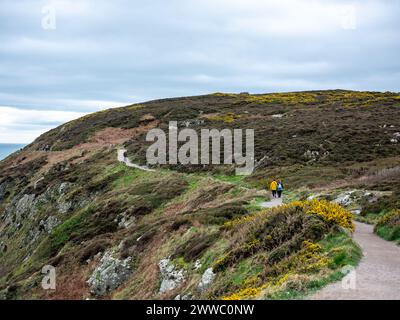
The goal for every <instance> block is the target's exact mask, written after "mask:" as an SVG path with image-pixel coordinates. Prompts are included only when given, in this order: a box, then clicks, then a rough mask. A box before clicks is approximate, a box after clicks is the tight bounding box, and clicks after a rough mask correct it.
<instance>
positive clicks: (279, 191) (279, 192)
mask: <svg viewBox="0 0 400 320" xmlns="http://www.w3.org/2000/svg"><path fill="white" fill-rule="evenodd" d="M277 192H278V198H280V197H282V190H278V191H277Z"/></svg>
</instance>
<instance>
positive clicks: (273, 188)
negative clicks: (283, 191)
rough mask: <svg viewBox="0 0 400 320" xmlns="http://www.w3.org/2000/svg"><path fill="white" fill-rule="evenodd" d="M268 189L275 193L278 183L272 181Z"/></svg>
mask: <svg viewBox="0 0 400 320" xmlns="http://www.w3.org/2000/svg"><path fill="white" fill-rule="evenodd" d="M269 188H270V189H271V190H272V191H275V190H276V189H278V182H276V181H275V180H274V181H272V182H271V185H270V187H269Z"/></svg>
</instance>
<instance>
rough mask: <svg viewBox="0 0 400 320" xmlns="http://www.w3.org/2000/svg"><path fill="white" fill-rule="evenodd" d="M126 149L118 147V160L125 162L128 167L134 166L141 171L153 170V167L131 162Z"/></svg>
mask: <svg viewBox="0 0 400 320" xmlns="http://www.w3.org/2000/svg"><path fill="white" fill-rule="evenodd" d="M125 154H126V149H118V161H119V162H123V163H125V165H126V166H127V167H130V168H135V169H139V170H143V171H155V170H153V169H150V168H148V167H146V166H140V165H138V164H135V163H132V162H131V160H129V159H128V158H127V157H126V156H125Z"/></svg>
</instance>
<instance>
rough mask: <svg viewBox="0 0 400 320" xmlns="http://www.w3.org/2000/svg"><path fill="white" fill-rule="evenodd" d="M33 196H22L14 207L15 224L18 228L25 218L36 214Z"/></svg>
mask: <svg viewBox="0 0 400 320" xmlns="http://www.w3.org/2000/svg"><path fill="white" fill-rule="evenodd" d="M34 200H35V195H34V194H24V195H23V196H22V198H21V199H19V200H18V202H17V203H16V205H15V222H16V225H17V226H20V225H21V224H22V222H23V220H25V218H27V217H31V216H33V215H34V214H35V213H36V208H35V205H34Z"/></svg>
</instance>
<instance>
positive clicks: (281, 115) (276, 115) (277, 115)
mask: <svg viewBox="0 0 400 320" xmlns="http://www.w3.org/2000/svg"><path fill="white" fill-rule="evenodd" d="M271 117H272V118H282V117H283V113H278V114H273V115H272V116H271Z"/></svg>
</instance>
